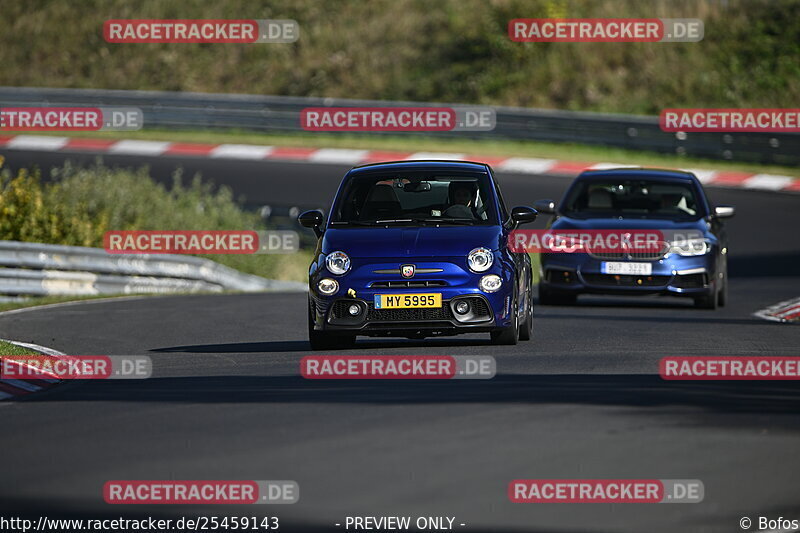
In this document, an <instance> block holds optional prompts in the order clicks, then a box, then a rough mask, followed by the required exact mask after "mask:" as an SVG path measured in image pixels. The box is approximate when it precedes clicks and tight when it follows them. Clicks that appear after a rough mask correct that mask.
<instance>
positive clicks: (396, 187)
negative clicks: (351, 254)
mask: <svg viewBox="0 0 800 533" xmlns="http://www.w3.org/2000/svg"><path fill="white" fill-rule="evenodd" d="M331 224H332V225H343V226H347V225H352V226H365V225H382V224H395V225H407V226H423V225H442V224H447V225H490V224H497V214H496V207H495V201H494V195H493V194H492V187H491V182H490V179H489V176H488V175H487V174H482V173H474V174H473V173H463V174H461V173H452V172H451V173H431V172H425V173H422V172H420V173H402V174H396V173H395V174H383V173H381V174H367V175H363V176H355V177H353V178H351V179H350V180H349V181H348V182H347V183H346V184H345V188H344V189H343V191H342V192H341V194H340V195H339V197H338V198H337V200H336V204H335V206H334V211H333V216H332V218H331Z"/></svg>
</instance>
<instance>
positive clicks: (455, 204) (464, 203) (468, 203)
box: [444, 181, 477, 219]
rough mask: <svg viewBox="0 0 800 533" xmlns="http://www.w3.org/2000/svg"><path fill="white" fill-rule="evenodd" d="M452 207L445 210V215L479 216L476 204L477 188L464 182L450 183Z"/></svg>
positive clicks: (451, 216)
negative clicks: (474, 202)
mask: <svg viewBox="0 0 800 533" xmlns="http://www.w3.org/2000/svg"><path fill="white" fill-rule="evenodd" d="M449 192H450V194H449V197H450V207H448V208H447V210H446V211H445V212H444V216H446V217H450V218H472V219H475V218H477V215H476V212H475V206H474V204H473V201H474V198H475V188H474V187H473V186H472V185H471V184H469V183H464V182H458V181H454V182H451V183H450V191H449Z"/></svg>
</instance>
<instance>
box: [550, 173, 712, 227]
mask: <svg viewBox="0 0 800 533" xmlns="http://www.w3.org/2000/svg"><path fill="white" fill-rule="evenodd" d="M701 211H702V207H701V206H699V205H698V201H697V196H696V194H695V191H694V187H693V186H692V185H691V184H690V183H676V182H667V181H657V180H630V179H617V180H614V179H609V180H600V181H598V180H584V181H581V182H578V183H577V184H576V185H575V187H573V188H572V189H571V190H570V192H569V193H568V195H567V198H566V199H565V200H564V203H563V205H562V207H561V212H562V213H563V214H564V215H567V216H572V217H578V218H597V217H608V216H613V217H620V216H621V217H631V218H634V217H638V218H669V219H671V218H691V219H696V218H699V217H701V216H703V213H702V212H701Z"/></svg>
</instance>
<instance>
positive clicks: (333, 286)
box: [317, 278, 339, 296]
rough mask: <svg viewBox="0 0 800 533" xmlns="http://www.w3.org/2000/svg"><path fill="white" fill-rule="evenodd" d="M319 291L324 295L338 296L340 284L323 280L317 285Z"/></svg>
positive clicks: (328, 279)
mask: <svg viewBox="0 0 800 533" xmlns="http://www.w3.org/2000/svg"><path fill="white" fill-rule="evenodd" d="M317 289H318V290H319V292H321V293H322V294H324V295H326V296H330V295H331V294H336V291H338V290H339V283H338V282H337V281H336V280H335V279H331V278H322V279H321V280H319V283H317Z"/></svg>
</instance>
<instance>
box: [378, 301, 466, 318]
mask: <svg viewBox="0 0 800 533" xmlns="http://www.w3.org/2000/svg"><path fill="white" fill-rule="evenodd" d="M452 319H453V313H452V312H451V311H450V306H449V305H448V304H447V302H443V305H442V307H438V308H436V307H434V308H421V309H375V306H374V305H373V304H369V311H368V312H367V320H369V321H374V322H419V321H425V322H427V321H435V320H446V321H449V320H452Z"/></svg>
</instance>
